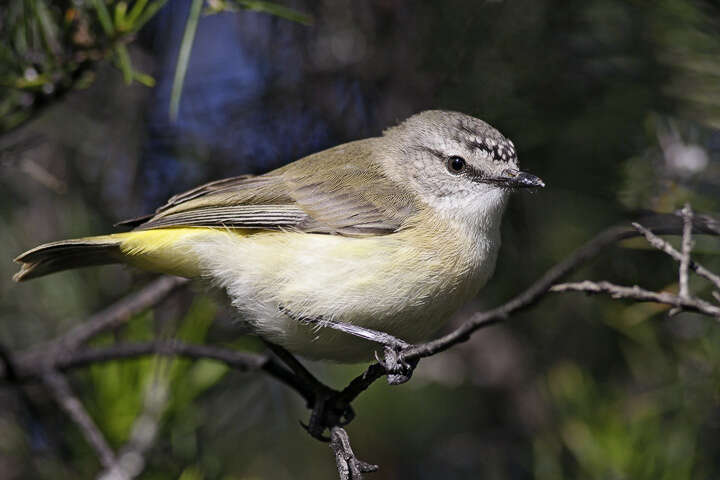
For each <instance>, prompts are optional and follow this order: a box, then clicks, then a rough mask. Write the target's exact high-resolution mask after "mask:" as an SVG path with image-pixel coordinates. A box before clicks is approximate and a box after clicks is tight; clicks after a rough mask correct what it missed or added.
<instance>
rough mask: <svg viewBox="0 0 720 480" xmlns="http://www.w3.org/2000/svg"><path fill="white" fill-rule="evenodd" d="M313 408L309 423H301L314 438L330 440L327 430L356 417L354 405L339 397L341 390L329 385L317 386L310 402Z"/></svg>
mask: <svg viewBox="0 0 720 480" xmlns="http://www.w3.org/2000/svg"><path fill="white" fill-rule="evenodd" d="M307 406H308V408H310V409H311V412H310V419H309V420H308V423H307V425H305V424H304V423H302V422H300V425H302V427H303V428H304V429H305V430H307V432H308V433H309V434H310V435H311V436H312V437H314V438H317V439H318V440H321V441H323V442H329V441H330V437H329V436H326V435H325V431H326V430H328V431H331V430H332V429H333V427H344V426H345V425H347V424H348V423H350V422H352V421H353V419H354V418H355V411H354V410H353V408H352V406H350V405H349V404H348V403H347V402H345V401H343V400H342V399H341V398H340V397H339V392H338V391H337V390H333V389H332V388H329V387H322V388H317V389H316V390H315V395H314V398H313V399H312V401H310V402H308V405H307Z"/></svg>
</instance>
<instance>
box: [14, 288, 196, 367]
mask: <svg viewBox="0 0 720 480" xmlns="http://www.w3.org/2000/svg"><path fill="white" fill-rule="evenodd" d="M187 282H188V280H187V279H185V278H180V277H168V276H165V277H160V278H158V279H157V280H155V281H153V282H152V283H150V284H149V285H147V286H146V287H145V288H143V289H141V290H139V291H138V292H135V293H133V294H131V295H128V296H126V297H124V298H122V299H120V300H118V301H117V302H115V303H114V304H112V305H110V306H109V307H107V308H106V309H104V310H101V311H100V312H97V313H95V314H93V315H91V316H90V317H89V318H88V319H87V320H86V321H84V322H82V323H81V324H79V325H77V326H76V327H75V328H73V329H71V330H70V331H69V332H67V333H66V334H64V335H62V336H60V337H58V338H56V339H54V340H51V341H50V342H46V343H44V344H41V345H38V346H36V347H34V348H33V349H32V350H30V351H29V352H26V353H25V354H24V356H26V357H27V356H33V357H35V358H36V359H42V360H43V361H44V362H45V363H46V365H47V366H48V368H49V366H51V365H54V364H55V363H56V361H57V358H58V357H60V356H62V355H65V354H66V353H67V352H68V351H72V350H75V349H76V348H77V347H79V346H80V345H82V344H84V343H85V342H87V341H88V340H90V339H91V338H93V337H95V336H97V335H99V334H101V333H103V332H105V331H107V330H111V329H113V328H117V327H119V326H120V325H122V324H123V323H125V322H127V321H128V320H129V319H130V318H131V317H132V316H133V315H136V314H138V313H140V312H142V311H144V310H147V309H148V308H150V307H152V306H154V305H157V304H158V303H159V302H161V301H162V300H163V299H165V298H166V297H167V296H168V295H169V294H170V293H171V292H173V291H174V290H175V289H176V288H178V287H180V286H181V285H185V284H186V283H187Z"/></svg>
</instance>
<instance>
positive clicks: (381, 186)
mask: <svg viewBox="0 0 720 480" xmlns="http://www.w3.org/2000/svg"><path fill="white" fill-rule="evenodd" d="M361 142H364V141H361ZM361 142H354V143H351V144H346V145H341V146H340V147H335V148H334V149H331V150H328V151H325V152H320V153H319V154H315V155H311V156H310V157H306V158H303V159H301V160H298V161H297V162H294V163H291V164H289V165H287V166H285V167H283V168H280V169H278V170H274V171H272V172H269V173H267V174H265V175H260V176H248V175H246V176H241V177H233V178H228V179H224V180H218V181H215V182H211V183H208V184H205V185H202V186H200V187H197V188H195V189H193V190H189V191H187V192H185V193H181V194H179V195H175V196H174V197H172V198H171V199H170V200H169V201H168V202H167V203H166V204H165V205H163V206H162V207H160V208H158V209H157V211H156V212H155V214H154V215H152V216H147V217H140V218H139V219H133V220H131V221H129V222H128V223H126V224H131V225H133V224H134V225H137V228H138V229H139V230H147V229H154V228H164V227H173V226H197V227H212V226H223V227H228V228H257V229H270V230H282V229H288V230H298V231H304V232H316V233H334V234H341V235H348V236H366V235H383V234H388V233H392V232H395V231H397V230H398V229H399V228H401V226H402V224H403V222H404V220H406V219H407V218H408V217H409V216H411V215H412V214H413V213H415V212H416V211H417V204H416V203H415V200H414V197H413V196H412V195H410V194H409V192H408V191H407V189H406V188H405V187H404V186H402V185H397V184H396V183H395V182H392V181H391V180H390V179H389V178H387V176H386V175H385V174H384V173H383V171H382V169H381V168H380V166H379V165H378V164H377V163H376V162H374V161H373V160H372V158H371V156H370V155H369V154H367V153H366V150H367V147H364V148H363V145H362V143H361ZM350 157H351V158H352V161H348V158H350ZM368 187H370V188H369V189H368ZM141 222H142V223H141Z"/></svg>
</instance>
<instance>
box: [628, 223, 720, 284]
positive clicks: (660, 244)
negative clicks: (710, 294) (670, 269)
mask: <svg viewBox="0 0 720 480" xmlns="http://www.w3.org/2000/svg"><path fill="white" fill-rule="evenodd" d="M632 225H633V227H635V228H636V229H637V230H638V231H640V233H642V234H643V235H645V238H646V239H647V241H648V242H649V243H650V245H652V246H653V247H655V248H657V249H658V250H660V251H663V252H665V253H667V254H668V255H670V256H671V257H672V258H673V259H675V260H676V261H678V262H680V261H681V260H682V254H681V253H680V252H678V251H677V250H675V248H674V247H673V246H672V245H670V244H669V243H668V242H666V241H665V240H663V239H662V238H660V237H658V236H657V235H655V234H654V233H652V232H651V231H650V230H648V229H647V228H645V227H643V226H642V225H640V224H639V223H633V224H632ZM688 267H690V269H691V270H692V271H694V272H695V273H697V274H698V275H700V276H701V277H704V278H706V279H708V280H710V281H711V282H712V283H713V284H714V285H715V286H716V287H717V288H720V276H718V275H716V274H714V273H713V272H711V271H710V270H708V269H707V268H705V267H703V266H702V265H700V264H699V263H697V262H695V261H694V260H692V259H690V262H689V264H688Z"/></svg>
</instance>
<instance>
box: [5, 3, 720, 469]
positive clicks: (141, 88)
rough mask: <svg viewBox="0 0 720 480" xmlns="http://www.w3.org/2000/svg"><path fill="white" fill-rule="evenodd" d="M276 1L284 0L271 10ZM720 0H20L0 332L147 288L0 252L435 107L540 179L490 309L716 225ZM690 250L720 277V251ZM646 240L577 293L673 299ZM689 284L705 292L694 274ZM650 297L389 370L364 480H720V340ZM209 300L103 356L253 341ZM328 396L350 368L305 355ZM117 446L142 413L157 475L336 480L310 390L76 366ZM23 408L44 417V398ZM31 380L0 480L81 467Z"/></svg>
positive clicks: (175, 372) (497, 331) (192, 366)
mask: <svg viewBox="0 0 720 480" xmlns="http://www.w3.org/2000/svg"><path fill="white" fill-rule="evenodd" d="M278 1H280V0H278ZM719 27H720V6H718V4H717V3H716V2H711V1H702V0H660V1H656V2H643V1H636V0H591V1H585V2H565V1H560V0H504V1H503V0H495V1H491V0H486V1H479V0H451V1H446V2H435V1H410V0H368V1H362V2H359V1H351V0H321V1H315V2H311V1H301V0H282V5H280V4H275V3H267V2H257V1H240V0H233V1H231V0H210V1H207V2H203V1H202V0H195V1H190V0H171V1H162V0H151V1H146V0H134V1H126V2H123V1H116V0H92V1H91V0H54V1H48V0H5V1H4V2H2V3H1V4H0V37H2V39H1V41H0V172H1V174H0V292H1V297H0V344H2V345H3V346H4V347H5V348H8V349H10V350H11V351H21V350H23V349H26V348H29V347H31V346H33V345H37V344H38V343H40V342H42V341H44V340H49V339H51V338H54V337H56V336H58V335H60V334H61V333H63V332H66V331H68V329H70V328H71V327H72V326H73V325H75V324H77V323H79V322H82V321H83V319H84V318H86V317H87V316H88V315H89V314H91V313H92V312H94V311H97V310H99V309H101V308H102V307H103V306H105V305H107V304H109V303H110V302H111V301H113V300H115V299H117V298H120V297H121V296H123V295H125V294H126V293H128V292H130V291H133V290H136V289H138V288H140V287H141V286H142V285H144V284H146V283H147V282H148V281H150V280H152V278H153V277H152V276H151V275H148V274H143V273H140V272H137V271H133V270H130V269H125V268H122V267H118V266H111V267H102V268H89V269H84V270H79V271H71V272H65V273H61V274H57V275H53V276H51V277H47V278H42V279H38V280H35V281H33V282H30V283H27V284H22V285H18V284H14V283H12V282H11V280H10V278H11V276H12V274H13V273H14V271H15V270H16V266H15V265H14V264H13V262H12V258H13V257H14V256H16V255H17V254H19V253H20V252H22V251H24V250H26V249H28V248H31V247H33V246H35V245H37V244H39V243H42V242H47V241H52V240H57V239H62V238H68V237H76V236H84V235H88V234H99V233H104V232H107V231H109V230H111V229H112V225H113V224H114V223H115V222H117V221H119V220H122V219H125V218H128V217H133V216H137V215H140V214H143V213H147V212H149V211H152V210H153V209H154V208H155V207H156V206H157V205H158V204H159V203H162V202H163V201H164V200H165V199H166V198H167V197H169V196H170V195H172V194H174V193H178V192H180V191H182V190H184V189H187V188H190V187H193V186H195V185H196V184H199V183H201V182H205V181H209V180H213V179H218V178H222V177H226V176H232V175H238V174H242V173H262V172H265V171H268V170H270V169H272V168H275V167H278V166H280V165H283V164H285V163H288V162H290V161H293V160H295V159H297V158H300V157H302V156H304V155H307V154H309V153H312V152H315V151H318V150H321V149H324V148H327V147H330V146H333V145H336V144H338V143H342V142H346V141H349V140H353V139H358V138H363V137H367V136H372V135H379V134H380V133H381V131H382V130H383V129H384V128H386V127H388V126H391V125H393V124H395V123H397V122H398V121H400V120H402V119H404V118H406V117H407V116H409V115H411V114H413V113H415V112H418V111H421V110H424V109H429V108H443V109H451V110H458V111H462V112H465V113H468V114H471V115H475V116H478V117H480V118H482V119H484V120H486V121H488V122H489V123H491V124H492V125H494V126H495V127H497V128H498V129H499V130H500V131H502V132H503V133H504V134H505V135H506V136H508V137H509V138H511V139H512V140H513V141H514V143H515V145H516V146H517V148H518V152H519V158H520V162H521V165H522V167H523V168H524V169H526V170H528V171H531V172H533V173H535V174H537V175H539V176H541V177H542V178H543V179H544V180H545V181H546V183H547V184H548V188H546V189H544V190H543V191H542V192H538V193H537V194H518V195H515V196H514V197H513V199H512V202H511V204H510V207H509V211H508V212H507V214H506V217H505V222H504V225H503V250H502V252H501V255H500V259H499V263H498V267H497V271H496V274H495V277H494V280H493V282H492V283H491V285H490V286H489V287H487V288H486V289H485V290H484V291H483V292H482V293H481V295H480V296H479V298H478V299H477V300H476V301H475V302H474V303H473V304H471V305H468V306H467V308H465V309H464V311H463V312H460V313H459V314H458V315H457V316H456V318H454V319H453V321H452V323H451V325H450V326H448V329H449V328H451V327H452V325H457V323H459V322H461V321H462V320H463V319H465V318H467V315H469V314H470V313H472V312H475V311H478V310H481V309H487V308H490V307H493V306H496V305H498V304H500V303H501V302H503V301H505V300H507V299H509V298H510V297H511V296H513V295H514V294H516V293H518V292H519V291H520V290H521V289H522V288H524V287H525V286H527V285H529V284H530V283H531V282H532V281H533V280H534V279H536V278H537V277H538V276H540V275H541V274H542V273H543V272H544V270H545V269H547V268H549V267H550V266H552V265H553V264H554V263H556V262H558V261H560V260H561V259H563V258H564V257H566V256H567V255H568V254H569V253H570V252H571V251H572V250H573V249H574V248H576V247H577V246H579V245H581V244H582V243H583V242H584V241H586V240H588V239H589V238H591V237H592V236H594V235H595V234H596V233H597V232H599V231H600V230H602V229H603V228H605V227H607V226H610V225H612V224H615V223H617V222H620V221H627V220H628V219H633V218H636V215H638V213H639V212H643V211H646V210H654V211H662V212H671V211H674V210H675V209H677V208H679V207H680V206H681V205H682V204H683V203H684V202H685V201H691V202H692V205H693V206H694V208H695V209H696V210H697V211H701V212H717V211H718V209H720V205H719V203H720V195H719V194H720V132H719V131H718V128H720V56H719V55H720V29H719ZM695 252H696V255H697V258H698V259H700V260H701V261H702V262H703V263H704V264H706V266H708V267H709V268H711V269H712V270H714V271H715V272H720V258H719V257H718V254H719V253H720V246H719V245H718V241H717V239H704V238H697V244H696V247H695ZM676 272H677V270H676V266H675V265H674V264H673V262H672V261H671V260H670V259H669V258H668V257H667V256H664V255H662V254H660V253H658V252H657V251H654V250H652V249H650V248H649V247H648V246H647V245H646V244H645V243H644V241H639V240H638V241H628V242H625V243H623V244H621V245H618V246H617V247H615V248H612V249H609V250H608V251H606V252H605V253H604V254H602V255H601V256H600V258H599V259H598V260H596V261H595V262H593V263H591V264H590V265H588V266H587V267H586V268H584V269H583V270H582V271H581V272H579V273H578V274H577V275H576V276H575V277H574V278H577V279H582V278H589V279H595V280H601V279H605V280H610V281H614V282H616V283H620V284H627V285H632V284H639V285H643V286H645V287H647V288H650V289H668V290H673V289H676V288H677V285H676V282H677V280H676ZM691 287H692V289H693V290H694V291H695V292H697V293H698V294H699V295H706V294H707V293H709V291H710V289H709V286H708V285H707V284H706V283H704V282H703V281H702V280H698V279H695V278H693V279H692V283H691ZM667 313H668V312H667V310H666V308H664V307H659V306H656V305H653V304H633V303H624V302H617V301H613V300H609V299H606V298H600V297H585V296H581V295H579V294H568V295H563V296H553V297H548V298H547V299H546V300H544V301H543V302H542V303H541V304H540V305H538V306H536V307H535V308H533V309H532V310H531V311H529V312H526V313H523V314H520V315H517V316H515V317H513V318H512V319H511V321H509V322H506V323H503V324H501V325H497V326H493V327H491V328H487V329H484V330H481V331H480V332H478V333H477V334H476V335H475V336H473V337H472V339H471V340H470V341H469V342H467V343H465V344H463V345H461V346H459V347H456V348H453V349H451V350H450V351H448V352H445V353H442V354H440V355H437V356H435V357H432V358H429V359H425V360H423V361H422V362H421V363H420V366H419V368H418V369H417V371H416V373H415V375H414V377H413V379H412V381H411V382H409V383H407V384H405V385H402V386H397V387H389V386H387V385H386V384H384V383H383V382H377V383H376V384H374V385H373V386H372V387H371V389H370V390H369V391H368V392H366V393H365V394H364V395H362V396H361V397H360V398H359V399H358V401H357V402H356V403H355V409H356V412H357V418H356V420H355V421H354V422H353V423H352V424H351V425H350V426H349V427H348V432H349V433H350V436H351V439H352V442H353V448H354V450H355V452H356V453H357V454H358V456H359V457H361V458H362V459H364V460H367V461H370V462H372V463H378V464H380V466H381V470H380V471H379V472H378V473H374V474H371V475H369V478H372V479H377V480H380V479H391V478H392V479H394V478H418V479H435V478H457V479H465V478H467V479H470V478H472V479H475V478H483V479H536V480H550V479H561V478H593V479H608V478H614V479H625V478H627V479H635V480H637V479H653V480H657V479H673V480H682V479H691V478H692V479H697V478H716V477H718V476H720V442H718V441H717V439H718V438H719V436H720V408H719V407H720V328H718V325H717V324H716V323H715V322H713V321H712V320H710V319H707V318H703V317H699V316H695V315H692V314H687V313H685V314H681V315H678V316H675V317H672V318H671V317H669V316H668V315H667ZM233 320H235V319H234V317H233V314H232V312H231V311H230V309H228V308H227V307H226V306H225V305H224V304H223V301H222V297H221V296H220V295H216V294H214V293H212V292H207V291H204V290H202V289H201V288H197V287H196V288H191V289H186V290H182V291H181V293H179V294H176V295H173V296H171V297H170V298H169V299H168V300H166V301H165V302H163V303H162V304H161V305H159V306H158V307H157V308H155V309H154V310H153V311H151V312H147V313H144V314H142V315H139V316H138V317H137V318H133V319H132V320H131V321H130V322H129V324H128V325H127V326H126V327H124V328H122V329H120V330H118V331H116V332H113V333H112V334H108V335H106V336H103V337H102V338H99V339H97V340H96V341H95V344H102V343H110V342H113V341H122V340H142V339H150V338H154V337H158V336H162V337H173V338H174V337H178V338H183V339H186V340H191V341H195V342H207V343H212V344H219V345H224V346H232V347H235V348H243V349H250V350H260V349H261V348H262V347H261V345H259V344H258V342H257V340H255V339H252V338H247V337H243V336H241V335H240V333H239V332H238V331H237V330H238V329H237V328H236V325H234V324H233ZM309 367H310V368H311V370H312V371H313V372H315V373H317V374H318V376H319V377H320V378H321V379H323V380H326V381H327V382H329V383H330V384H331V385H334V386H336V387H339V386H342V385H344V384H345V383H346V382H347V381H349V380H350V379H351V378H352V377H353V376H354V375H356V374H358V373H360V372H361V371H362V368H363V366H362V365H355V366H340V365H327V364H319V363H318V364H315V363H309ZM71 380H72V383H73V387H74V388H75V390H76V391H77V392H78V394H79V395H80V396H81V398H82V400H83V402H84V403H85V405H86V406H87V407H88V409H89V410H90V413H91V414H92V416H93V418H94V419H95V420H96V421H97V423H98V424H99V425H100V427H101V429H102V430H103V432H104V433H105V434H106V435H107V436H108V439H109V441H110V442H111V444H112V446H113V447H120V446H122V445H124V444H125V443H126V442H127V441H128V440H129V439H130V438H131V437H132V435H133V434H134V433H133V432H135V431H136V430H137V428H135V427H136V426H137V425H138V421H139V420H138V419H139V418H142V419H144V420H143V421H147V422H149V423H150V424H151V425H152V426H153V428H155V429H156V430H153V432H154V433H153V435H151V436H150V437H151V438H150V440H149V441H148V442H147V445H146V450H147V451H146V455H145V463H144V465H143V469H142V470H143V473H142V474H141V476H140V478H144V479H158V480H160V479H174V478H182V479H184V480H195V479H198V480H200V479H207V480H209V479H222V480H231V479H232V480H235V479H305V478H307V479H318V478H335V477H336V475H337V473H336V471H335V464H334V460H333V458H332V455H331V452H330V450H329V449H328V447H327V445H325V444H322V443H320V442H317V441H315V440H313V439H312V438H310V437H309V436H308V435H307V434H306V433H305V432H304V431H303V430H302V428H301V427H300V426H299V425H298V420H300V419H302V420H306V419H307V411H306V410H305V408H304V405H303V403H302V401H301V400H300V399H299V398H298V397H297V395H295V394H294V393H293V392H290V391H288V390H287V389H286V388H285V387H284V386H282V385H279V384H277V383H275V382H273V381H272V380H270V379H268V378H265V377H263V376H261V375H255V374H243V373H239V372H234V371H231V370H228V369H226V368H225V367H224V366H222V365H220V364H217V363H213V362H210V361H207V362H194V363H193V362H188V361H181V360H167V359H166V360H158V359H150V358H148V359H142V360H133V361H122V362H113V363H107V364H103V365H95V366H93V367H91V368H87V369H82V370H78V371H75V372H73V374H72V376H71ZM28 399H29V400H30V402H28ZM99 468H100V467H99V464H98V461H97V459H96V457H95V456H94V454H93V452H92V450H91V449H90V447H89V446H88V445H87V444H86V443H85V441H84V439H83V438H82V436H81V435H80V433H79V432H78V431H77V428H76V426H75V425H74V424H72V423H71V422H70V421H69V420H68V419H67V418H66V417H65V416H64V415H63V414H62V413H61V412H60V411H59V409H57V407H55V405H54V404H53V401H52V399H51V398H50V397H49V396H48V394H47V392H46V391H45V390H44V389H43V388H42V386H40V385H32V384H31V385H27V386H25V387H24V388H23V393H22V395H21V393H20V392H19V390H18V388H16V387H11V386H3V387H2V388H0V472H2V474H0V476H2V478H5V479H24V478H37V479H50V478H59V477H66V476H69V478H92V477H93V475H95V474H96V473H97V471H98V470H99Z"/></svg>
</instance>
